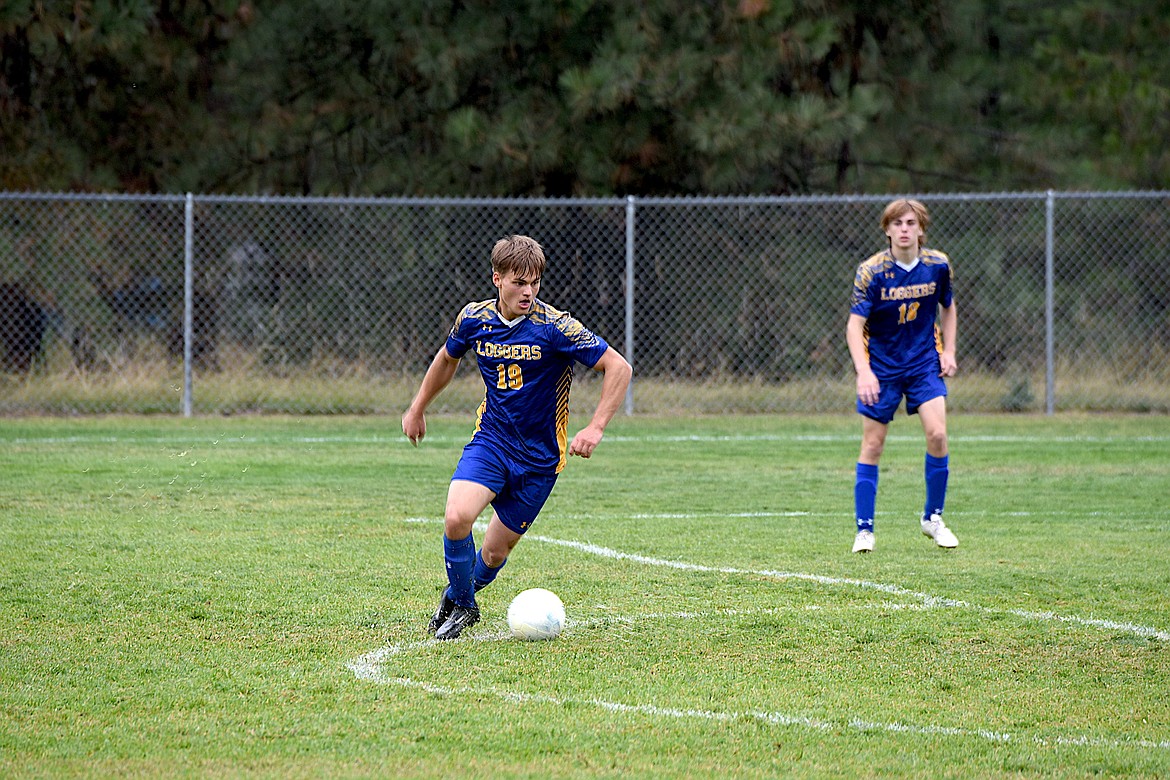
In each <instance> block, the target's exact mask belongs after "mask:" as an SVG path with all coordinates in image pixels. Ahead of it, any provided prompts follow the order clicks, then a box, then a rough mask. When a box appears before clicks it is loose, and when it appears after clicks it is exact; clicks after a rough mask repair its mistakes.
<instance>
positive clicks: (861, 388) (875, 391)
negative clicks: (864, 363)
mask: <svg viewBox="0 0 1170 780" xmlns="http://www.w3.org/2000/svg"><path fill="white" fill-rule="evenodd" d="M880 396H881V385H879V384H878V379H877V377H876V376H874V373H873V371H862V372H859V373H858V374H857V400H859V401H861V402H862V403H863V404H865V405H866V406H873V405H874V404H876V403H877V402H878V398H879V397H880Z"/></svg>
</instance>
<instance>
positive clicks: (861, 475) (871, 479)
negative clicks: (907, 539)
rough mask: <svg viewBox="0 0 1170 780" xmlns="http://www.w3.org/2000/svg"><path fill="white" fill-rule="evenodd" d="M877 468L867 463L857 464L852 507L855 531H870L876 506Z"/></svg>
mask: <svg viewBox="0 0 1170 780" xmlns="http://www.w3.org/2000/svg"><path fill="white" fill-rule="evenodd" d="M877 485H878V467H877V466H876V465H871V464H869V463H858V464H857V481H856V482H854V483H853V507H854V509H855V510H856V511H855V516H856V517H857V530H858V531H872V530H873V515H874V506H875V505H876V504H877Z"/></svg>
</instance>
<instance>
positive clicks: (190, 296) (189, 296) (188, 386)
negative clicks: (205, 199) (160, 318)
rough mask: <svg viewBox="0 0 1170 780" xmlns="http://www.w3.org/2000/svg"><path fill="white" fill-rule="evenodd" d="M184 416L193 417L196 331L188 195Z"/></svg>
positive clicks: (191, 207) (189, 199) (192, 225)
mask: <svg viewBox="0 0 1170 780" xmlns="http://www.w3.org/2000/svg"><path fill="white" fill-rule="evenodd" d="M183 233H184V236H183V239H184V240H183V416H184V417H190V416H191V395H192V390H193V388H192V383H191V356H192V348H191V345H192V342H193V341H194V335H195V334H194V331H195V325H194V323H195V313H194V306H195V258H194V254H195V252H194V247H195V208H194V196H192V194H191V193H189V192H188V193H187V203H186V206H185V209H184V215H183Z"/></svg>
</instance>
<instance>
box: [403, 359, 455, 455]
mask: <svg viewBox="0 0 1170 780" xmlns="http://www.w3.org/2000/svg"><path fill="white" fill-rule="evenodd" d="M457 368H459V360H458V359H457V358H453V357H451V355H450V353H448V352H447V347H446V346H442V347H439V351H438V352H437V353H436V354H435V359H434V360H432V361H431V365H430V368H428V369H427V373H426V375H425V376H424V377H423V380H422V384H421V385H419V388H418V392H417V393H415V396H414V400H413V401H411V402H410V408H409V409H407V410H406V413H405V414H403V415H402V433H403V434H405V435H406V438H408V439H410V443H411V444H413V445H414V446H416V447H417V446H418V443H419V442H420V441H422V438H423V437H424V436H426V435H427V417H426V412H427V407H428V406H430V405H431V401H433V400H435V397H436V396H437V395H438V394H439V393H441V392H442V391H443V388H445V387H446V386H447V385H449V384H451V380H452V379H453V378H454V377H455V369H457Z"/></svg>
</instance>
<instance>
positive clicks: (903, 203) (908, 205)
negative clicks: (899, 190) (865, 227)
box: [882, 198, 930, 246]
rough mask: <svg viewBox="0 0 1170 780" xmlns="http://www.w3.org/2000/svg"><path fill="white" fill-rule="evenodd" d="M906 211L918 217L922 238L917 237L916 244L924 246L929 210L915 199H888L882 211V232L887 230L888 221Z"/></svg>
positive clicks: (888, 226)
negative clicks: (888, 201)
mask: <svg viewBox="0 0 1170 780" xmlns="http://www.w3.org/2000/svg"><path fill="white" fill-rule="evenodd" d="M907 211H913V212H914V216H916V217H918V226H919V227H920V228H922V238H920V239H918V245H919V246H926V229H927V228H929V227H930V212H929V211H927V210H926V206H924V205H922V203H921V202H920V201H917V200H911V199H910V198H899V199H898V200H893V201H890V203H889V204H888V205H887V206H886V208H885V210H883V211H882V232H883V233H885V232H886V231H887V230H889V228H890V223H891V222H893V221H894V220H895V219H897V218H898V217H900V216H902V215H903V214H905V213H906V212H907Z"/></svg>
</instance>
